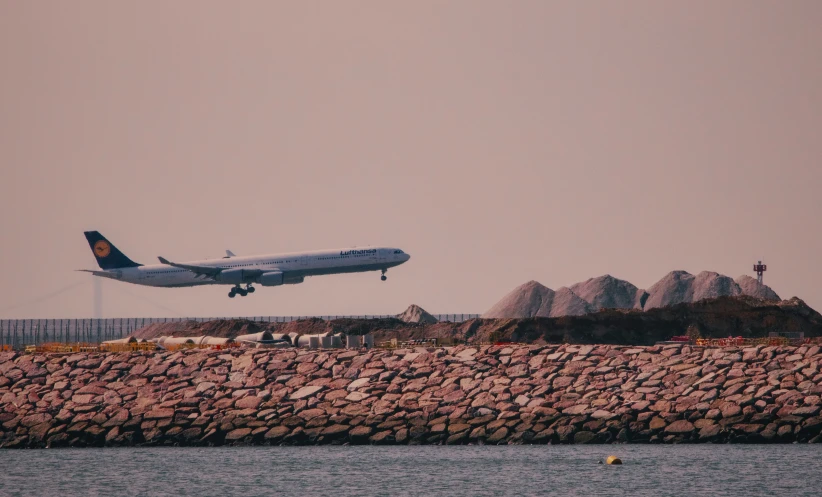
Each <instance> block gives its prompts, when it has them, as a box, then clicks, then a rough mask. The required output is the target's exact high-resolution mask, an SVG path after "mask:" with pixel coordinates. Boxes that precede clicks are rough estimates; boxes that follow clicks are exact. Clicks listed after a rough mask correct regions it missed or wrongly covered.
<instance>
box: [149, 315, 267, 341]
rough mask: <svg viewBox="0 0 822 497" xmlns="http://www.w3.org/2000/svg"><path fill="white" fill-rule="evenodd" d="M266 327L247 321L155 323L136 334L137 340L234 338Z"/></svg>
mask: <svg viewBox="0 0 822 497" xmlns="http://www.w3.org/2000/svg"><path fill="white" fill-rule="evenodd" d="M263 329H265V325H263V324H262V323H257V322H254V321H249V320H247V319H217V320H214V321H205V322H202V323H201V322H199V321H178V322H175V323H154V324H150V325H148V326H146V327H145V328H140V329H139V330H137V331H135V332H134V337H135V338H146V339H149V338H157V337H161V336H173V337H189V336H202V335H208V336H213V337H223V338H234V337H236V336H238V335H247V334H249V333H257V332H259V331H261V330H263Z"/></svg>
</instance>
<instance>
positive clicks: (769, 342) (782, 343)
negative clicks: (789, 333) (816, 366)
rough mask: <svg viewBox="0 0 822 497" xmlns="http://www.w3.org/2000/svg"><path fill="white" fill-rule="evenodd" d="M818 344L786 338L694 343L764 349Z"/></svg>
mask: <svg viewBox="0 0 822 497" xmlns="http://www.w3.org/2000/svg"><path fill="white" fill-rule="evenodd" d="M812 343H813V344H818V343H820V339H819V338H805V339H801V338H786V337H761V338H742V337H729V338H697V339H696V341H695V342H694V344H695V345H697V346H698V347H756V346H758V345H764V346H766V347H786V346H789V345H790V346H794V347H798V346H800V345H806V344H812Z"/></svg>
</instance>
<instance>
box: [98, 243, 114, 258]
mask: <svg viewBox="0 0 822 497" xmlns="http://www.w3.org/2000/svg"><path fill="white" fill-rule="evenodd" d="M110 253H111V245H109V244H108V242H107V241H105V240H98V241H97V242H96V243H95V244H94V255H96V256H97V257H108V254H110Z"/></svg>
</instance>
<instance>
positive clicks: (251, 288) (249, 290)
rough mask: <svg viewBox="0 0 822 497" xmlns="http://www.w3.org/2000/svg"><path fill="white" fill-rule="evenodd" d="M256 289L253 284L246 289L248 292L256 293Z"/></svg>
mask: <svg viewBox="0 0 822 497" xmlns="http://www.w3.org/2000/svg"><path fill="white" fill-rule="evenodd" d="M255 290H256V288H254V287H253V286H250V287H248V288H246V291H248V293H254V291H255Z"/></svg>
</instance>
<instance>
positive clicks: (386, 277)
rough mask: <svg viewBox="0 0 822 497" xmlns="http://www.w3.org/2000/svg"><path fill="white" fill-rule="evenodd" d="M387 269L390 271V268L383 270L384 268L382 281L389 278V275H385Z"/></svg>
mask: <svg viewBox="0 0 822 497" xmlns="http://www.w3.org/2000/svg"><path fill="white" fill-rule="evenodd" d="M386 271H388V270H387V269H383V270H382V276H380V279H381V280H382V281H385V280H387V279H388V276H386V275H385V272H386Z"/></svg>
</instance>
